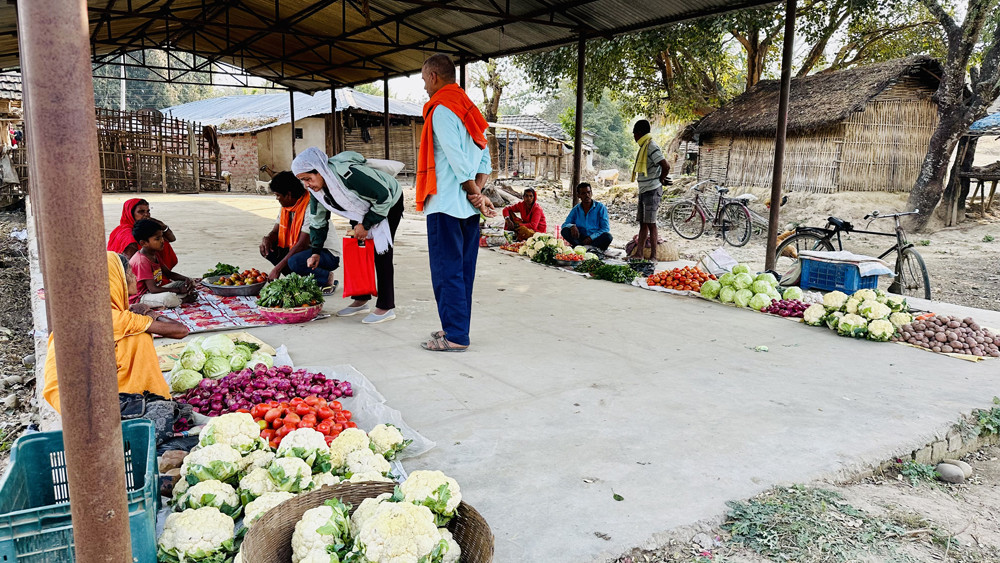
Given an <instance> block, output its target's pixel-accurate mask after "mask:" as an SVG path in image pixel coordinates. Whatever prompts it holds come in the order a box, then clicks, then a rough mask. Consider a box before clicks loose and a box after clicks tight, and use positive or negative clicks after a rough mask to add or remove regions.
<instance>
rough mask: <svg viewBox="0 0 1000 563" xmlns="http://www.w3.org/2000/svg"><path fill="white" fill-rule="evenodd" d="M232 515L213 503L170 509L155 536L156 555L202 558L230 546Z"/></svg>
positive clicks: (230, 547)
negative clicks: (197, 507)
mask: <svg viewBox="0 0 1000 563" xmlns="http://www.w3.org/2000/svg"><path fill="white" fill-rule="evenodd" d="M234 527H235V524H234V522H233V519H232V518H230V517H229V516H227V515H225V514H223V513H222V512H220V511H219V509H218V508H215V507H214V506H206V507H204V508H199V509H197V510H185V511H184V512H173V513H171V514H170V515H169V516H167V520H166V523H165V525H164V526H163V533H162V534H160V539H159V540H157V546H158V548H159V550H158V559H160V560H161V561H162V560H163V559H166V558H168V557H173V558H176V559H179V560H181V561H184V560H187V559H194V560H199V559H204V558H206V557H208V556H210V555H212V554H215V553H218V552H220V551H223V550H226V551H228V550H230V549H232V547H233V528H234Z"/></svg>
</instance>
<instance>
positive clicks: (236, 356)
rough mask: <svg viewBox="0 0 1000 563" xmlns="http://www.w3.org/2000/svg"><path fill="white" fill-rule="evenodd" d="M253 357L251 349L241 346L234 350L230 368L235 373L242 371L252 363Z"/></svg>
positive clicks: (230, 356) (231, 355) (230, 357)
mask: <svg viewBox="0 0 1000 563" xmlns="http://www.w3.org/2000/svg"><path fill="white" fill-rule="evenodd" d="M251 356H253V352H251V351H250V348H248V347H246V346H244V345H242V344H239V345H237V346H236V348H234V349H233V353H232V354H230V355H229V367H230V369H232V370H233V371H240V370H241V369H243V368H245V367H246V365H247V363H248V362H249V361H250V357H251Z"/></svg>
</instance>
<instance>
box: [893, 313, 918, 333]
mask: <svg viewBox="0 0 1000 563" xmlns="http://www.w3.org/2000/svg"><path fill="white" fill-rule="evenodd" d="M889 322H890V323H892V326H894V327H896V329H897V330H898V329H901V328H903V325H908V324H910V323H912V322H913V315H911V314H909V313H893V314H891V315H889Z"/></svg>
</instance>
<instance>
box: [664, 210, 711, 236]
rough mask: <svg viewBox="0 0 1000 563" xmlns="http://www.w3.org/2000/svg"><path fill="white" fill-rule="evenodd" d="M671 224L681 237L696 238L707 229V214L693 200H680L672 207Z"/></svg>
mask: <svg viewBox="0 0 1000 563" xmlns="http://www.w3.org/2000/svg"><path fill="white" fill-rule="evenodd" d="M670 226H671V227H673V229H674V231H676V232H677V234H678V235H680V236H681V238H686V239H688V240H691V239H696V238H698V237H700V236H701V233H703V232H704V231H705V216H704V215H702V214H701V212H700V211H698V208H697V207H695V205H694V202H693V201H688V200H684V201H679V202H677V204H676V205H674V206H673V208H671V209H670Z"/></svg>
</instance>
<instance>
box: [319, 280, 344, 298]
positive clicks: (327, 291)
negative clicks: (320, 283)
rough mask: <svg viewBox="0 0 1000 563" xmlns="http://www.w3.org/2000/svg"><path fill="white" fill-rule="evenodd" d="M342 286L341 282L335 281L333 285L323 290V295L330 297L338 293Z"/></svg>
mask: <svg viewBox="0 0 1000 563" xmlns="http://www.w3.org/2000/svg"><path fill="white" fill-rule="evenodd" d="M339 285H340V280H333V285H328V286H326V287H324V288H323V295H325V296H327V297H329V296H331V295H333V294H335V293H337V287H338V286H339Z"/></svg>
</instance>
